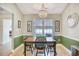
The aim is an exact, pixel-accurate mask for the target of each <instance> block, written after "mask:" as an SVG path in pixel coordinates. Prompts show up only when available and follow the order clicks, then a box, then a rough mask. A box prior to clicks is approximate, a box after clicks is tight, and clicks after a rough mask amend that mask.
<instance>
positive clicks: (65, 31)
mask: <svg viewBox="0 0 79 59" xmlns="http://www.w3.org/2000/svg"><path fill="white" fill-rule="evenodd" d="M73 13H77V14H78V15H79V4H77V3H76V4H70V5H69V6H68V7H67V8H66V10H65V11H64V13H63V14H62V35H63V36H65V37H68V38H71V39H75V40H78V41H79V23H78V24H77V26H75V27H74V28H69V27H68V24H67V17H68V15H71V14H73Z"/></svg>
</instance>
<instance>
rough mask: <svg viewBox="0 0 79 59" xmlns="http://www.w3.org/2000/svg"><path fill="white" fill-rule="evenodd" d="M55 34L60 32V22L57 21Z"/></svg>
mask: <svg viewBox="0 0 79 59" xmlns="http://www.w3.org/2000/svg"><path fill="white" fill-rule="evenodd" d="M55 32H60V21H59V20H56V21H55Z"/></svg>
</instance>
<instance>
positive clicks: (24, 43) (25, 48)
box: [24, 42, 26, 56]
mask: <svg viewBox="0 0 79 59" xmlns="http://www.w3.org/2000/svg"><path fill="white" fill-rule="evenodd" d="M24 56H26V42H24Z"/></svg>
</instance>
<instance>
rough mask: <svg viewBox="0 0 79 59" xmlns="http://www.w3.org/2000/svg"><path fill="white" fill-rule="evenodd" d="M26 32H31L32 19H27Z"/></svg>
mask: <svg viewBox="0 0 79 59" xmlns="http://www.w3.org/2000/svg"><path fill="white" fill-rule="evenodd" d="M27 32H32V21H27Z"/></svg>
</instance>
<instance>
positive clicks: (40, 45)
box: [35, 37, 46, 48]
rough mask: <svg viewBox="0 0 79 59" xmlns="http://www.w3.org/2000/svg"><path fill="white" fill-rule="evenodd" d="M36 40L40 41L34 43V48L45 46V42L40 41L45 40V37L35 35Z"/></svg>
mask: <svg viewBox="0 0 79 59" xmlns="http://www.w3.org/2000/svg"><path fill="white" fill-rule="evenodd" d="M36 41H40V43H35V47H36V48H38V47H39V48H41V47H45V46H46V44H45V43H43V42H42V41H46V38H45V37H36Z"/></svg>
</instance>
